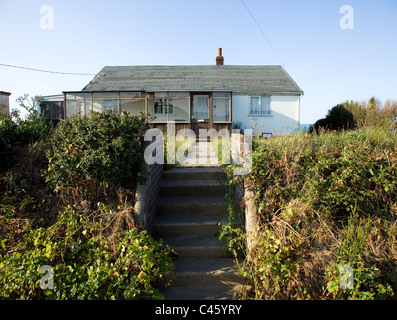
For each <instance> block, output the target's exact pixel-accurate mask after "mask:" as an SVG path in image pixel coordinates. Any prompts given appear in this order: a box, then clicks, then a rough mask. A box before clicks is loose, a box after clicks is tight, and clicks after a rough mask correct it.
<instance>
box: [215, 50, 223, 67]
mask: <svg viewBox="0 0 397 320" xmlns="http://www.w3.org/2000/svg"><path fill="white" fill-rule="evenodd" d="M223 61H224V59H223V56H222V48H218V56H217V57H216V65H217V66H223Z"/></svg>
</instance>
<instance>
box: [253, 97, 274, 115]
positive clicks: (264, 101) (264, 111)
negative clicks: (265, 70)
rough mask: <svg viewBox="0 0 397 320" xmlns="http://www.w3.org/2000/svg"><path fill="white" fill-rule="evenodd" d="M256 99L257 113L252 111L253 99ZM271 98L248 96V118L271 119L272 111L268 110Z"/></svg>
mask: <svg viewBox="0 0 397 320" xmlns="http://www.w3.org/2000/svg"><path fill="white" fill-rule="evenodd" d="M255 98H256V99H258V106H257V113H254V112H253V111H254V110H253V104H252V102H253V99H255ZM270 103H271V97H270V96H250V111H249V115H250V116H257V117H271V116H272V110H271V108H270Z"/></svg>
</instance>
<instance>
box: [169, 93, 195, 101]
mask: <svg viewBox="0 0 397 320" xmlns="http://www.w3.org/2000/svg"><path fill="white" fill-rule="evenodd" d="M168 96H169V97H170V98H174V99H189V97H190V94H189V92H170V93H169V94H168Z"/></svg>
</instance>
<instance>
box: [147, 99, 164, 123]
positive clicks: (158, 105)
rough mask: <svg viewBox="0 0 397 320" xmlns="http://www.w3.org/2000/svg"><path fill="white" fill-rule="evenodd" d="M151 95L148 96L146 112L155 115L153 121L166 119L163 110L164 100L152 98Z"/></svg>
mask: <svg viewBox="0 0 397 320" xmlns="http://www.w3.org/2000/svg"><path fill="white" fill-rule="evenodd" d="M153 96H154V95H153ZM153 96H152V95H150V96H148V100H147V102H148V113H150V114H151V115H152V116H155V117H156V119H155V120H154V121H167V113H165V112H163V111H164V106H163V103H164V102H163V101H162V100H161V99H154V98H153Z"/></svg>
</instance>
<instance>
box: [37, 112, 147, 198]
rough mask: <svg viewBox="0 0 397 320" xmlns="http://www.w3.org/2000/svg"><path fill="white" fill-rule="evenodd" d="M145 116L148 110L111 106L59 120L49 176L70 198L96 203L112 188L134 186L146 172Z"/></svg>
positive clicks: (49, 180)
mask: <svg viewBox="0 0 397 320" xmlns="http://www.w3.org/2000/svg"><path fill="white" fill-rule="evenodd" d="M147 121H148V116H146V115H144V114H141V115H140V116H130V115H129V113H127V112H123V113H122V114H121V115H116V114H114V113H113V112H112V111H111V110H108V111H105V112H91V113H90V116H89V117H85V116H84V117H76V118H74V119H71V120H70V121H63V122H61V123H59V124H58V126H57V128H56V130H55V131H54V132H53V134H52V136H51V138H50V142H51V144H52V148H51V149H50V150H49V152H48V153H47V157H48V160H49V166H48V171H47V173H46V175H45V176H46V181H47V182H49V183H50V184H51V185H52V186H53V188H54V189H55V191H56V192H59V193H60V196H61V197H62V198H63V199H66V198H68V197H69V198H71V199H72V203H76V202H78V201H80V200H89V201H91V202H92V203H97V202H98V201H102V198H103V197H104V195H105V194H107V192H108V191H109V193H111V192H110V191H111V190H112V189H113V190H116V191H117V190H118V191H119V193H120V192H121V190H123V191H127V190H132V191H135V188H136V184H137V183H138V182H142V181H143V179H144V177H145V173H144V172H141V163H142V161H143V152H142V141H143V134H144V132H145V130H146V124H147ZM131 197H133V192H132V193H130V198H131ZM130 200H131V201H133V200H134V198H131V199H130Z"/></svg>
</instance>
